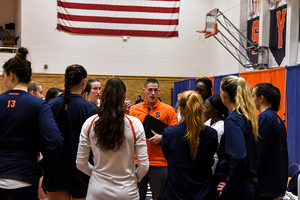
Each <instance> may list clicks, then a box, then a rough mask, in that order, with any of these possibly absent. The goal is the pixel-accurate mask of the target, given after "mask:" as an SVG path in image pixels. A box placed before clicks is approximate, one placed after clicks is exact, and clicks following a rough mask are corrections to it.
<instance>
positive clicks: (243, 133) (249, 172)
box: [215, 110, 259, 195]
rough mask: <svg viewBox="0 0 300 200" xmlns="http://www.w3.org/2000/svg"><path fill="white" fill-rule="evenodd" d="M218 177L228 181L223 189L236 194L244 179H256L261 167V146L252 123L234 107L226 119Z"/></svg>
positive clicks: (216, 175)
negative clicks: (256, 138) (255, 138)
mask: <svg viewBox="0 0 300 200" xmlns="http://www.w3.org/2000/svg"><path fill="white" fill-rule="evenodd" d="M218 156H219V163H218V165H217V168H216V172H215V178H216V179H217V180H218V179H219V180H222V181H225V182H226V186H224V188H223V189H222V193H223V194H224V195H225V194H228V195H230V194H235V193H238V192H239V187H240V186H241V183H242V182H244V181H253V180H255V178H256V173H257V170H258V167H259V146H258V142H255V140H254V136H253V132H252V125H251V123H250V121H248V120H247V118H246V117H245V116H244V115H240V114H238V112H237V111H236V110H234V111H233V112H232V113H231V114H230V115H229V116H228V117H227V118H226V120H225V124H224V134H223V136H222V138H221V142H220V149H219V151H218Z"/></svg>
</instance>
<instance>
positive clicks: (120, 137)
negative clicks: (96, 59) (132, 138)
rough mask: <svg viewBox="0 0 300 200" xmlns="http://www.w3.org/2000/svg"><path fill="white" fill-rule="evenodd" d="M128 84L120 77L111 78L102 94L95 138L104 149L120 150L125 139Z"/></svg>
mask: <svg viewBox="0 0 300 200" xmlns="http://www.w3.org/2000/svg"><path fill="white" fill-rule="evenodd" d="M125 94H126V86H125V84H124V83H123V81H122V80H120V79H119V78H111V79H109V80H108V81H107V82H106V84H105V86H104V89H103V92H102V95H101V106H100V109H99V111H98V115H99V120H97V121H96V122H95V138H96V140H97V145H98V146H99V147H100V148H101V149H102V150H103V151H109V150H116V151H117V150H119V149H120V147H121V146H122V143H123V141H124V140H125V134H124V110H123V104H124V97H125Z"/></svg>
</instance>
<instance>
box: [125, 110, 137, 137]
mask: <svg viewBox="0 0 300 200" xmlns="http://www.w3.org/2000/svg"><path fill="white" fill-rule="evenodd" d="M125 117H126V118H127V119H128V121H129V123H130V126H131V130H132V135H133V138H134V142H136V136H135V131H134V128H133V125H132V121H131V120H130V119H129V117H127V116H126V115H125Z"/></svg>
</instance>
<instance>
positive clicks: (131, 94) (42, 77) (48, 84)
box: [0, 73, 183, 105]
mask: <svg viewBox="0 0 300 200" xmlns="http://www.w3.org/2000/svg"><path fill="white" fill-rule="evenodd" d="M111 77H117V78H120V79H121V80H122V81H124V83H125V85H126V89H127V98H128V99H130V100H131V103H132V104H134V102H135V95H137V94H141V96H142V99H145V96H144V94H143V91H142V88H143V87H144V82H145V80H146V79H147V78H149V76H126V75H124V76H122V75H119V76H111V75H89V76H88V78H97V79H99V80H100V82H101V84H102V87H103V85H104V84H105V83H106V81H107V80H108V79H109V78H111ZM154 78H157V80H158V82H159V87H160V93H159V97H160V98H161V99H162V101H163V102H164V103H166V104H169V105H172V104H171V88H173V86H174V81H178V80H182V79H183V77H162V76H160V77H154ZM2 79H3V78H2V76H0V94H2V93H3V92H5V91H6V88H5V85H4V84H3V80H2ZM32 80H33V81H36V82H38V83H39V84H41V86H42V87H43V95H44V96H46V93H47V91H48V89H50V88H52V87H57V88H64V74H54V73H53V74H45V73H33V74H32Z"/></svg>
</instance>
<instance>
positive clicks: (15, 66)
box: [2, 47, 32, 83]
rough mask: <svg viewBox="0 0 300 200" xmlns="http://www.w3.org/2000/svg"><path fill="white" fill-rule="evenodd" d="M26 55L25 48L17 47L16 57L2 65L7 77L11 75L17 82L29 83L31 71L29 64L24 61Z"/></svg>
mask: <svg viewBox="0 0 300 200" xmlns="http://www.w3.org/2000/svg"><path fill="white" fill-rule="evenodd" d="M27 54H28V50H27V49H26V48H24V47H19V48H18V50H17V52H16V55H15V56H14V57H13V58H11V59H9V60H8V61H7V62H6V63H4V65H3V67H2V68H3V69H4V72H5V73H6V75H7V76H9V74H10V73H13V74H15V75H16V76H17V77H18V80H19V82H23V83H29V82H30V79H31V74H32V69H31V62H29V61H28V60H27V59H26V56H27Z"/></svg>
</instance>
